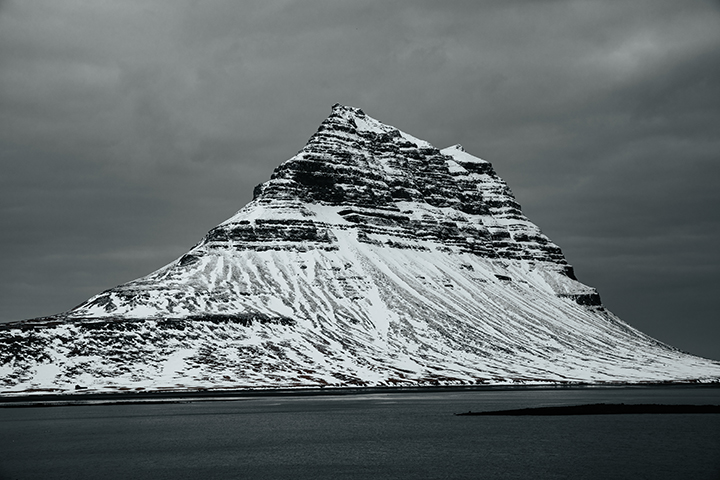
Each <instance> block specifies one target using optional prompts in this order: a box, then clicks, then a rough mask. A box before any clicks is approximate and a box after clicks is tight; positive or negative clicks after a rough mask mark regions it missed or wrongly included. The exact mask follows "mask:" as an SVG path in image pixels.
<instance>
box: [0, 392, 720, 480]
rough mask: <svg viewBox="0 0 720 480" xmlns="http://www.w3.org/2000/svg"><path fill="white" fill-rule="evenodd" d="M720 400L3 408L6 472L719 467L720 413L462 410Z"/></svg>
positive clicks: (327, 474) (492, 395) (178, 474)
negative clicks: (496, 413)
mask: <svg viewBox="0 0 720 480" xmlns="http://www.w3.org/2000/svg"><path fill="white" fill-rule="evenodd" d="M603 402H605V403H621V402H625V403H692V404H720V389H718V388H677V387H674V388H612V389H578V390H564V389H563V390H517V391H455V392H429V393H391V394H379V393H378V394H368V395H334V396H316V397H303V396H283V397H253V398H246V399H242V400H236V401H218V402H196V403H186V404H148V405H96V406H72V407H48V408H4V409H0V432H1V435H0V479H3V480H4V479H15V478H17V479H86V478H87V479H91V478H92V479H98V478H99V479H102V480H111V479H126V478H133V479H183V478H202V479H215V478H218V479H228V478H238V479H244V478H248V479H254V480H257V479H282V478H292V479H325V478H327V479H484V478H488V479H525V478H527V479H531V478H532V479H543V478H548V479H609V478H610V479H616V478H628V479H635V478H637V479H680V478H688V479H690V478H691V479H712V480H718V479H720V415H716V414H711V415H687V414H686V415H680V414H676V415H607V416H601V415H598V416H576V417H467V416H465V417H462V416H461V417H458V416H455V415H453V413H460V412H466V411H468V410H473V411H480V410H494V409H507V408H523V407H529V406H549V405H572V404H582V403H603Z"/></svg>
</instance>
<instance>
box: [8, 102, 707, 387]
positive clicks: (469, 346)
mask: <svg viewBox="0 0 720 480" xmlns="http://www.w3.org/2000/svg"><path fill="white" fill-rule="evenodd" d="M719 379H720V363H718V362H712V361H709V360H705V359H701V358H697V357H693V356H690V355H687V354H684V353H682V352H679V351H677V350H676V349H674V348H672V347H669V346H667V345H664V344H662V343H660V342H658V341H656V340H654V339H652V338H650V337H648V336H647V335H644V334H643V333H641V332H639V331H637V330H635V329H633V328H632V327H630V326H629V325H627V324H625V323H624V322H622V321H621V320H619V319H618V318H617V317H615V316H614V315H613V314H612V313H610V312H609V311H607V310H606V309H605V308H604V307H603V306H602V303H601V301H600V297H599V296H598V294H597V292H596V291H595V290H594V289H593V288H591V287H588V286H586V285H583V284H582V283H580V282H578V281H577V280H576V278H575V275H574V273H573V269H572V267H571V266H570V265H568V263H567V262H566V260H565V258H564V256H563V254H562V251H561V250H560V248H558V247H557V246H556V245H555V244H553V243H552V242H551V241H550V240H549V239H548V238H547V237H546V236H545V235H543V234H542V233H541V231H540V229H539V228H538V227H537V226H535V225H534V224H533V223H531V222H530V221H529V220H528V219H527V218H526V217H525V216H524V215H523V214H522V212H521V209H520V206H519V205H518V203H517V202H516V201H515V199H514V197H513V195H512V193H511V191H510V190H509V188H508V187H507V185H506V184H505V182H504V181H503V180H502V179H500V178H499V177H498V176H497V175H496V174H495V172H494V170H493V168H492V165H491V164H490V163H489V162H487V161H485V160H482V159H480V158H477V157H474V156H472V155H470V154H468V153H466V152H465V151H464V150H463V148H462V147H461V146H459V145H456V146H453V147H449V148H446V149H443V150H438V149H437V148H435V147H433V146H432V145H430V144H429V143H427V142H425V141H423V140H419V139H417V138H414V137H412V136H410V135H408V134H406V133H404V132H401V131H400V130H398V129H396V128H394V127H390V126H387V125H384V124H382V123H380V122H378V121H377V120H374V119H373V118H371V117H369V116H367V115H365V114H364V113H363V112H362V111H361V110H359V109H356V108H352V107H345V106H342V105H335V106H334V107H333V110H332V114H331V115H330V116H329V117H328V118H327V119H326V120H325V121H324V122H323V123H322V124H321V125H320V128H319V129H318V131H317V132H316V133H315V134H314V135H313V136H312V138H310V140H309V141H308V143H307V144H306V145H305V147H304V148H303V149H302V150H301V151H300V152H299V153H298V154H297V155H295V156H294V157H293V158H291V159H289V160H287V161H286V162H284V163H283V164H281V165H280V166H279V167H277V168H276V169H275V171H274V172H273V174H272V177H271V179H270V180H269V181H267V182H265V183H263V184H261V185H259V186H258V187H256V188H255V192H254V199H253V201H252V202H250V203H249V204H248V205H246V206H245V207H243V208H242V209H241V210H240V211H239V212H237V213H236V214H235V215H234V216H232V217H231V218H230V219H228V220H227V221H225V222H223V223H222V224H220V225H218V226H217V227H215V228H213V229H212V230H211V231H210V232H208V233H207V235H205V237H204V238H203V239H202V240H201V241H200V242H199V243H198V244H197V245H196V246H195V247H193V248H192V249H191V250H190V251H189V252H187V253H186V254H185V255H183V256H182V257H180V258H179V259H178V260H176V261H175V262H173V263H171V264H169V265H167V266H165V267H163V268H161V269H159V270H157V271H155V272H153V273H151V274H150V275H148V276H146V277H142V278H139V279H137V280H133V281H131V282H128V283H126V284H123V285H120V286H117V287H115V288H112V289H110V290H107V291H105V292H102V293H100V294H98V295H96V296H94V297H92V298H90V299H89V300H87V301H86V302H84V303H83V304H81V305H79V306H78V307H76V308H74V309H72V310H70V311H68V312H66V313H63V314H58V315H55V316H52V317H47V318H42V319H34V320H27V321H24V322H17V323H15V324H11V325H8V326H5V327H3V328H2V330H0V389H1V391H2V392H4V393H11V392H22V391H25V392H27V391H56V392H62V391H66V390H69V389H72V388H75V386H76V385H79V386H82V387H85V388H86V389H87V390H88V391H108V390H117V389H121V390H122V389H149V390H150V389H188V388H256V387H257V388H265V387H269V388H274V387H296V386H297V387H301V386H324V385H338V386H346V385H353V386H357V385H435V384H478V383H480V384H482V383H488V384H489V383H518V382H521V383H538V382H542V383H556V382H591V383H593V382H659V381H679V382H680V381H682V382H684V381H718V380H719Z"/></svg>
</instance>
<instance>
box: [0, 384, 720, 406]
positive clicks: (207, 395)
mask: <svg viewBox="0 0 720 480" xmlns="http://www.w3.org/2000/svg"><path fill="white" fill-rule="evenodd" d="M645 388H692V389H697V388H720V384H717V383H710V384H697V383H643V384H626V383H614V384H573V385H552V384H545V385H447V386H406V387H398V386H377V387H307V388H255V389H238V390H212V389H188V390H155V391H142V392H137V391H129V392H99V393H94V392H92V393H91V392H88V393H80V392H78V393H60V394H52V393H43V394H25V395H12V396H4V395H0V408H32V407H56V406H87V405H121V404H124V405H133V404H144V405H148V404H158V403H192V402H212V401H239V400H247V399H249V398H259V397H312V396H335V395H372V394H396V393H438V392H461V391H511V390H583V389H588V390H593V389H645Z"/></svg>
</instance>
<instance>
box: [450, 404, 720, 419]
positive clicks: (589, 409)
mask: <svg viewBox="0 0 720 480" xmlns="http://www.w3.org/2000/svg"><path fill="white" fill-rule="evenodd" d="M673 413H720V405H667V404H657V403H650V404H648V403H642V404H624V403H594V404H589V405H572V406H561V407H537V408H520V409H513V410H494V411H488V412H467V413H456V414H455V415H457V416H513V417H523V416H558V415H626V414H673Z"/></svg>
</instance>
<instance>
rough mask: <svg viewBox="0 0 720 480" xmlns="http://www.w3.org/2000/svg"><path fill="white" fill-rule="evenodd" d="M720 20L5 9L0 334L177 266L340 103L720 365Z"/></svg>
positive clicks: (121, 5) (569, 1)
mask: <svg viewBox="0 0 720 480" xmlns="http://www.w3.org/2000/svg"><path fill="white" fill-rule="evenodd" d="M719 23H720V9H718V4H717V3H716V2H706V1H701V0H697V1H695V0H690V1H686V2H672V1H657V0H653V1H649V0H647V1H635V2H617V3H616V2H590V1H580V0H577V1H575V0H566V1H563V0H557V1H541V2H538V1H532V2H521V1H519V2H506V1H497V2H474V1H450V2H442V3H441V2H430V1H413V2H409V1H407V2H405V1H397V2H389V3H388V2H385V3H380V2H371V1H367V0H359V1H352V2H350V1H330V0H311V1H305V2H298V1H293V0H264V1H249V2H242V4H239V3H238V2H234V1H230V0H213V1H207V2H194V1H190V0H172V1H171V0H154V1H129V2H114V3H113V2H110V3H108V2H90V3H87V4H84V5H82V7H81V6H79V5H78V4H77V3H75V2H67V1H64V0H52V1H50V0H44V1H36V2H19V1H5V2H2V3H0V122H1V125H2V127H3V128H2V129H0V158H1V159H2V166H3V169H2V172H3V173H2V175H1V176H0V220H1V221H2V225H3V226H4V228H3V229H2V231H0V246H2V248H1V249H0V256H1V260H2V265H3V268H2V270H0V321H9V320H15V319H20V318H27V317H33V316H39V315H45V314H51V313H55V312H58V311H62V310H66V309H68V308H71V307H72V306H74V305H75V304H77V303H79V302H81V301H82V300H84V299H85V298H87V297H89V296H91V295H92V294H94V293H96V292H98V291H100V290H103V289H105V288H109V287H112V286H114V285H116V284H118V283H121V282H124V281H128V280H131V279H133V278H136V277H138V276H141V275H144V274H146V273H149V272H150V271H152V270H154V269H155V268H157V267H160V266H161V265H163V264H164V263H167V262H169V261H171V260H172V259H173V258H175V257H176V256H178V255H180V254H182V253H183V252H184V251H185V250H186V249H187V248H188V247H190V246H191V245H193V244H194V243H195V242H196V241H198V240H199V239H200V238H201V237H202V235H203V234H204V233H205V232H206V231H207V230H208V229H210V228H211V227H213V226H214V225H216V224H217V223H219V222H221V221H222V220H224V219H225V218H227V217H229V216H230V215H232V213H234V211H236V210H237V209H238V208H240V207H241V206H242V205H243V204H244V203H246V202H247V201H249V200H250V198H251V194H252V187H253V186H254V185H255V184H257V183H260V182H262V181H264V180H266V179H267V178H268V177H269V175H270V173H271V171H272V169H273V168H274V167H275V166H276V165H278V164H279V163H281V162H282V161H284V160H285V159H287V158H289V157H290V156H292V155H293V154H294V153H295V152H296V151H297V150H299V149H300V148H301V147H302V145H303V144H304V143H305V141H306V140H307V138H309V136H310V135H311V134H312V133H313V132H314V131H315V129H316V128H317V126H318V125H319V123H320V122H321V121H322V120H323V118H324V117H325V116H326V115H327V114H328V113H329V109H330V106H331V105H332V104H333V103H335V102H341V103H346V104H350V105H355V106H359V107H361V108H363V109H364V110H365V111H366V112H367V113H369V114H370V115H372V116H374V117H376V118H378V119H379V120H381V121H384V122H386V123H389V124H392V125H395V126H397V127H398V128H401V129H403V130H405V131H407V132H409V133H412V134H413V135H415V136H418V137H421V138H424V139H426V140H428V141H430V142H431V143H433V144H435V145H437V146H438V147H444V146H447V145H450V144H454V143H458V142H459V143H462V144H463V145H464V146H465V147H466V149H468V150H469V151H470V152H472V153H474V154H476V155H478V156H482V157H483V158H486V159H488V160H490V161H492V162H493V164H494V165H495V167H496V170H497V171H498V172H499V173H500V175H501V176H502V177H503V178H505V179H506V180H507V181H508V183H509V185H510V186H511V188H512V189H513V191H514V192H515V193H516V195H517V197H518V199H519V201H520V202H521V204H522V205H523V207H524V211H525V213H526V214H527V215H528V216H529V217H530V219H531V220H533V221H534V222H535V223H537V224H538V225H539V226H540V227H541V228H542V229H543V230H544V231H545V232H546V233H547V234H548V235H549V236H550V237H551V238H552V239H553V240H554V241H555V242H556V243H558V244H559V245H560V246H561V247H562V248H563V249H564V251H565V253H566V255H567V257H568V259H569V261H570V262H571V263H573V264H574V265H575V267H576V270H577V273H578V275H579V277H580V278H581V280H583V281H585V282H587V283H589V284H592V285H594V286H596V287H598V288H599V290H600V293H601V295H602V296H603V298H604V300H605V302H606V304H607V305H608V307H609V308H610V309H611V310H613V311H616V313H618V314H619V315H620V316H621V317H622V318H623V319H625V320H626V321H628V322H629V323H631V324H632V325H634V326H636V327H638V328H640V329H641V330H643V331H646V332H647V333H650V334H651V335H654V336H656V337H657V338H659V339H661V340H663V341H666V342H668V343H671V344H674V345H676V346H679V347H680V348H683V349H685V350H690V351H692V352H693V353H697V354H701V355H706V356H711V357H714V358H720V349H719V348H720V347H718V346H717V345H715V344H714V343H716V342H711V341H710V340H708V339H712V338H715V337H717V334H718V330H719V329H720V326H719V325H718V324H717V315H716V314H715V313H714V311H713V308H712V299H713V298H715V297H716V296H717V293H718V291H719V290H720V288H718V287H720V285H719V284H718V280H716V278H717V273H718V271H720V254H718V253H717V252H716V248H715V245H714V244H715V239H716V238H717V237H718V234H719V233H720V232H719V231H718V230H719V227H718V226H719V225H720V222H719V221H718V220H720V219H719V218H718V213H717V212H716V206H717V205H718V204H719V203H720V202H718V200H720V199H719V198H718V195H719V194H718V193H717V188H716V179H717V178H719V177H720V171H719V170H720V166H718V162H717V158H718V153H719V152H720V140H719V139H718V136H717V131H718V127H720V91H719V90H720V58H718V56H719V54H718V52H719V51H720V48H718V47H719V46H720V28H718V27H719V26H720V25H719ZM713 334H714V335H713Z"/></svg>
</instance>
